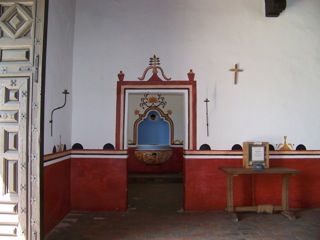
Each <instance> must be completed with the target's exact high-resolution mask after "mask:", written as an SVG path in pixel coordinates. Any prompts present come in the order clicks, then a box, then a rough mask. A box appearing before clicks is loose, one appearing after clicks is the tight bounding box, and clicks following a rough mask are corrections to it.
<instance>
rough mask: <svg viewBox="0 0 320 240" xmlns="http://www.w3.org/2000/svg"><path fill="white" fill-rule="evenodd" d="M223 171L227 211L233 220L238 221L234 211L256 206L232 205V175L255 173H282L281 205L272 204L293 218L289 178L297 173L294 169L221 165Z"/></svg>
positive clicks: (250, 209)
mask: <svg viewBox="0 0 320 240" xmlns="http://www.w3.org/2000/svg"><path fill="white" fill-rule="evenodd" d="M220 170H222V171H223V172H224V173H226V174H227V208H226V210H227V211H228V212H229V213H232V215H233V220H234V221H236V222H237V221H238V220H239V219H238V216H237V214H236V212H251V211H257V209H258V206H242V207H234V205H233V177H234V176H238V175H251V176H254V175H257V174H265V175H267V174H281V175H282V201H281V202H282V204H281V206H274V210H275V211H281V213H282V214H283V215H284V216H286V217H287V218H289V219H290V220H292V219H295V216H294V215H293V214H292V213H291V212H290V211H289V197H288V196H289V178H290V176H292V175H295V174H297V173H299V171H298V170H296V169H290V168H265V169H259V170H256V169H252V168H229V167H221V168H220Z"/></svg>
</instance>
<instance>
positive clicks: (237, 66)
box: [229, 64, 243, 84]
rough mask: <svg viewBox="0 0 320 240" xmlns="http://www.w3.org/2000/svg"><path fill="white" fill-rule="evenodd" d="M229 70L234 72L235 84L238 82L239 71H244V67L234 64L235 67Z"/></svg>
mask: <svg viewBox="0 0 320 240" xmlns="http://www.w3.org/2000/svg"><path fill="white" fill-rule="evenodd" d="M229 71H231V72H234V84H237V83H238V72H243V69H240V68H239V65H238V64H235V65H234V68H231V69H230V70H229Z"/></svg>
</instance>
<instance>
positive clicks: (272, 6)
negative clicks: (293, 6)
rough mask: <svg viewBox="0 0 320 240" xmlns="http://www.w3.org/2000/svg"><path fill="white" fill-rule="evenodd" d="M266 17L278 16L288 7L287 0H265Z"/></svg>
mask: <svg viewBox="0 0 320 240" xmlns="http://www.w3.org/2000/svg"><path fill="white" fill-rule="evenodd" d="M265 2H266V17H278V16H279V15H280V13H281V12H282V11H283V10H284V9H286V6H287V2H286V0H265Z"/></svg>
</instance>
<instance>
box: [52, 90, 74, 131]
mask: <svg viewBox="0 0 320 240" xmlns="http://www.w3.org/2000/svg"><path fill="white" fill-rule="evenodd" d="M62 94H64V104H63V105H62V106H60V107H56V108H54V109H53V110H52V111H51V119H50V121H49V123H50V125H51V137H52V132H53V127H52V126H53V113H54V111H56V110H58V109H61V108H64V106H65V105H66V103H67V94H70V93H69V92H68V90H67V89H65V90H64V91H63V92H62Z"/></svg>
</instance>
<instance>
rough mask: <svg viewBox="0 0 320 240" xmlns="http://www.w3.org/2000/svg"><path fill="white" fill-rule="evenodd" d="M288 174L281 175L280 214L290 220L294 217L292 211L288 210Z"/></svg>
mask: <svg viewBox="0 0 320 240" xmlns="http://www.w3.org/2000/svg"><path fill="white" fill-rule="evenodd" d="M289 177H290V176H289V175H288V174H284V175H283V177H282V212H281V214H282V215H283V216H285V217H287V218H288V219H290V220H293V219H295V216H294V215H293V213H292V212H290V211H289Z"/></svg>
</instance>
